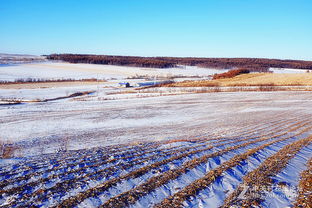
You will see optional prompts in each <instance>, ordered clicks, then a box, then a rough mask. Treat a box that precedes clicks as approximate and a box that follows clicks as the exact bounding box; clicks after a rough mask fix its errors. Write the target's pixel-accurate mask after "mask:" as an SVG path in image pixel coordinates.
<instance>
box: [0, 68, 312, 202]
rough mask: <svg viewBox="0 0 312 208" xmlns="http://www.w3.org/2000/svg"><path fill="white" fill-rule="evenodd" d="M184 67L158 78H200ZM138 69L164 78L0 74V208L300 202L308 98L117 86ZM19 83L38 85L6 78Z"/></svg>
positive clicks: (306, 163)
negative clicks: (145, 76) (178, 91)
mask: <svg viewBox="0 0 312 208" xmlns="http://www.w3.org/2000/svg"><path fill="white" fill-rule="evenodd" d="M111 67H112V68H111ZM8 69H9V70H8ZM125 69H127V71H124V70H125ZM192 69H194V71H193V72H192V70H191V69H187V68H186V69H185V71H183V69H182V68H171V69H170V73H172V74H175V75H181V73H184V74H182V75H184V76H189V77H190V76H194V75H196V76H199V77H201V76H208V75H209V73H211V71H209V70H208V69H201V70H204V71H200V70H199V69H195V68H192ZM25 70H30V71H31V73H25ZM36 70H37V71H36ZM40 70H42V72H41V73H40ZM114 70H116V74H115V75H114V74H112V73H113V71H114ZM146 70H149V71H150V72H151V73H152V74H153V73H154V74H153V75H155V76H165V75H166V73H169V71H166V70H169V69H138V68H131V67H127V68H125V67H119V66H102V65H101V66H98V65H95V66H94V67H93V66H92V65H90V64H78V65H75V64H68V63H37V64H29V65H14V66H9V67H7V68H1V70H0V72H2V73H3V74H5V75H6V76H3V80H2V81H9V82H11V83H3V84H2V85H0V88H1V89H0V93H1V94H0V97H1V99H2V102H3V103H2V105H0V123H1V125H0V139H1V140H0V141H1V143H0V147H1V148H0V207H114V208H115V207H133V208H134V207H160V208H162V207H231V206H233V207H244V206H245V207H251V206H262V207H287V206H292V205H294V206H297V207H309V204H310V203H311V201H309V200H310V198H309V193H310V191H311V187H310V186H309V180H310V178H311V174H310V173H311V172H310V171H311V157H312V137H311V135H312V134H311V133H312V123H311V121H312V119H311V118H312V112H311V109H310V106H311V105H312V95H311V92H309V91H287V90H285V91H249V92H248V91H246V92H220V93H177V92H173V93H167V94H166V93H157V92H153V90H154V89H156V90H159V89H164V90H166V89H165V88H162V87H160V88H151V89H147V90H151V92H149V93H147V92H144V90H137V89H136V88H131V89H126V88H121V87H118V82H120V81H125V80H126V81H129V80H134V79H132V78H129V76H138V77H139V76H140V75H145V73H146ZM30 75H31V76H30ZM269 75H270V76H275V77H274V80H279V81H280V82H281V83H282V82H284V81H285V80H284V78H285V77H286V78H287V79H288V81H289V79H290V78H291V79H295V80H300V81H309V80H310V79H309V76H310V74H308V73H302V74H294V75H292V76H290V75H287V74H281V75H279V74H273V75H271V74H269ZM269 75H267V74H243V75H239V76H237V77H234V78H232V79H231V80H232V81H233V80H240V81H241V80H246V79H258V80H261V79H260V77H263V76H269ZM27 76H30V78H32V79H35V80H37V79H40V80H44V81H39V82H37V81H34V82H25V83H24V82H14V80H16V79H27V78H29V77H27ZM111 76H112V77H111ZM240 76H248V78H247V77H245V78H244V79H242V77H240ZM303 76H304V77H303ZM93 78H98V79H99V80H102V81H98V80H95V81H92V79H93ZM279 78H280V79H279ZM55 79H60V80H59V81H53V80H55ZM69 79H70V80H69ZM71 79H73V80H71ZM86 79H91V80H89V81H86ZM140 79H141V80H139V81H142V80H143V79H145V78H143V79H142V78H140ZM267 79H269V77H267ZM272 79H273V78H272ZM49 80H50V81H49ZM62 80H63V81H62ZM83 80H85V81H83ZM224 80H226V79H221V81H220V82H226V81H224ZM282 80H284V81H282ZM212 81H214V80H212ZM212 81H211V82H212ZM217 81H219V80H217ZM286 81H287V80H286ZM286 81H285V82H286ZM182 83H187V82H182ZM177 84H178V83H177ZM282 85H283V86H284V84H282ZM175 88H177V87H175ZM164 95H166V96H164ZM6 101H8V102H6Z"/></svg>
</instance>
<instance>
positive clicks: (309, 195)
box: [294, 158, 312, 208]
mask: <svg viewBox="0 0 312 208" xmlns="http://www.w3.org/2000/svg"><path fill="white" fill-rule="evenodd" d="M311 206H312V158H311V159H310V160H309V161H308V163H307V169H306V170H305V171H303V172H302V173H301V177H300V181H299V193H298V197H297V200H296V202H295V204H294V207H296V208H311Z"/></svg>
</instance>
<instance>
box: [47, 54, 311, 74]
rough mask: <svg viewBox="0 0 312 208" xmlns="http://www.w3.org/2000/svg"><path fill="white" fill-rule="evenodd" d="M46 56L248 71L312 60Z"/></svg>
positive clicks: (303, 64)
mask: <svg viewBox="0 0 312 208" xmlns="http://www.w3.org/2000/svg"><path fill="white" fill-rule="evenodd" d="M47 58H48V59H50V60H62V61H66V62H70V63H89V64H106V65H119V66H136V67H151V68H169V67H176V66H178V65H187V66H198V67H207V68H217V69H232V68H246V69H248V70H250V71H267V70H268V68H270V67H275V68H294V69H312V61H301V60H280V59H262V58H193V57H186V58H179V57H139V56H106V55H84V54H51V55H48V56H47Z"/></svg>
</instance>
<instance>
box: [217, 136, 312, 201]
mask: <svg viewBox="0 0 312 208" xmlns="http://www.w3.org/2000/svg"><path fill="white" fill-rule="evenodd" d="M311 142H312V136H310V137H308V138H305V139H301V140H299V141H296V142H294V143H292V144H289V145H287V146H285V147H284V148H282V149H281V150H280V151H279V152H277V153H276V154H274V155H272V156H271V157H269V158H268V159H266V160H265V161H264V162H263V163H262V164H261V165H260V166H259V167H258V168H257V169H255V170H253V171H252V172H250V173H248V174H247V175H246V176H245V177H244V179H243V183H242V184H240V186H239V187H238V188H237V189H236V190H235V191H234V192H233V193H232V194H230V196H229V197H227V198H226V200H225V201H224V204H223V206H222V207H229V206H233V205H237V206H240V207H241V206H244V207H251V206H259V204H260V203H261V201H262V196H263V191H264V190H266V189H268V188H269V187H271V185H272V179H271V176H274V175H276V174H277V173H279V172H280V171H281V170H282V169H283V168H285V167H286V165H287V163H288V161H289V160H290V159H291V158H293V157H294V156H295V155H296V154H297V153H298V152H299V151H300V149H302V148H303V147H305V146H307V145H309V144H310V143H311ZM242 192H243V193H244V197H240V198H239V197H238V196H239V195H240V194H241V193H242Z"/></svg>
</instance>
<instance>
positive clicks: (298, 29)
mask: <svg viewBox="0 0 312 208" xmlns="http://www.w3.org/2000/svg"><path fill="white" fill-rule="evenodd" d="M311 11H312V1H310V0H205V1H204V0H192V1H191V0H189V1H185V0H84V1H82V0H45V1H42V0H0V28H1V32H0V52H4V53H26V54H38V55H39V54H50V53H92V54H111V55H139V56H188V57H191V56H200V57H267V58H282V59H304V60H312V12H311Z"/></svg>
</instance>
